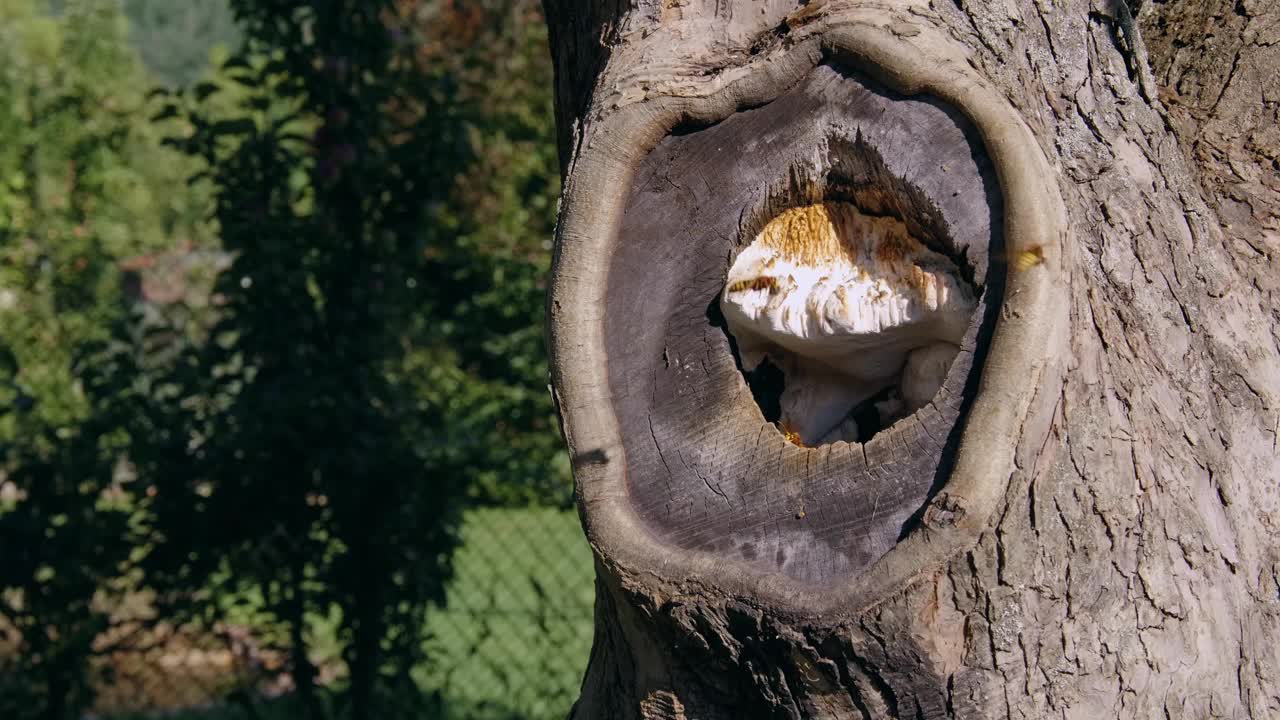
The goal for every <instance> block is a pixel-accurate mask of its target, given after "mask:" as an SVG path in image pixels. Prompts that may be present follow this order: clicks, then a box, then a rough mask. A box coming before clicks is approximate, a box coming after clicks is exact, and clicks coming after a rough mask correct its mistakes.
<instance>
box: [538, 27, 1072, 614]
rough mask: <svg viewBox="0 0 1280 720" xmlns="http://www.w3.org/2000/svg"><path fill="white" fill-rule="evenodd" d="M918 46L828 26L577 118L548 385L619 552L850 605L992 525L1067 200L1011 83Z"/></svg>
mask: <svg viewBox="0 0 1280 720" xmlns="http://www.w3.org/2000/svg"><path fill="white" fill-rule="evenodd" d="M928 41H929V39H928V38H926V37H917V38H916V39H914V40H905V39H903V38H900V37H895V36H891V35H890V34H887V33H885V32H884V31H883V30H881V29H879V28H872V27H850V28H839V29H833V30H832V31H831V32H829V33H827V34H826V35H825V36H823V37H822V38H820V42H815V43H808V44H806V45H803V46H800V47H797V48H796V49H794V50H792V51H791V53H790V54H789V55H787V56H786V57H784V58H782V59H781V60H779V61H775V62H773V63H771V64H769V65H768V66H765V67H763V68H762V69H761V71H760V74H759V75H758V76H753V77H751V78H748V79H747V80H744V81H742V82H740V83H739V85H738V86H737V87H731V88H729V89H727V90H725V91H724V92H723V93H721V94H719V95H715V96H709V97H706V98H700V99H683V98H682V99H675V98H666V99H660V100H655V101H651V102H649V103H642V106H641V107H638V108H632V109H631V110H630V111H627V110H621V111H618V112H617V113H616V114H615V115H614V116H613V117H612V118H611V119H610V120H608V121H605V122H604V126H603V127H602V128H597V129H595V130H593V131H592V132H591V133H589V134H588V137H587V140H586V141H585V142H584V145H583V146H582V148H581V149H580V151H579V154H578V156H577V159H576V160H575V163H574V166H573V168H572V170H571V174H570V176H569V178H568V182H567V184H566V193H565V198H564V206H563V210H562V215H561V224H560V227H559V230H558V239H559V243H558V246H557V259H556V264H555V267H554V268H553V285H552V291H551V297H550V306H549V310H550V317H551V322H550V325H551V346H552V353H553V381H554V385H555V389H556V393H557V398H558V400H559V401H560V405H561V412H562V417H563V420H564V425H565V434H566V437H567V438H568V440H569V443H570V447H571V450H572V451H573V453H574V463H575V475H576V478H577V480H578V483H579V491H580V496H581V500H582V507H583V518H584V524H585V526H586V529H587V533H588V536H589V537H590V539H591V540H592V542H593V545H594V546H595V548H596V551H597V553H598V554H599V555H600V556H601V558H602V560H604V561H605V562H606V563H607V564H609V565H610V566H611V567H613V568H615V570H616V571H621V572H624V573H640V572H644V573H650V574H652V575H653V576H656V577H660V578H664V579H665V580H666V581H668V582H672V583H677V584H683V583H687V582H689V581H691V580H692V581H697V582H699V583H700V585H701V586H702V587H703V588H704V589H709V588H717V589H718V590H719V591H721V592H724V593H726V594H728V595H732V596H738V597H750V598H751V599H752V601H754V602H763V603H771V604H774V605H775V606H778V607H779V608H785V609H787V610H791V611H801V612H804V613H806V614H809V613H822V612H824V611H825V610H824V609H826V608H831V607H844V608H845V609H847V610H852V609H854V607H856V606H857V605H859V604H862V603H866V602H870V601H873V600H874V599H875V598H876V597H878V596H880V595H882V593H883V592H885V591H887V590H888V589H890V588H892V587H894V586H897V585H900V584H901V583H902V582H904V581H905V580H906V579H908V578H910V577H911V576H913V575H915V574H917V573H919V572H920V571H921V570H922V569H923V568H924V567H926V566H928V565H929V564H931V563H937V562H939V561H941V560H942V559H944V558H945V557H947V556H949V555H950V554H951V553H953V552H957V551H959V550H961V549H963V546H964V545H965V544H966V543H968V542H971V541H972V540H973V539H974V538H976V534H977V532H979V531H980V529H981V528H982V527H983V526H984V525H985V522H986V514H987V513H989V512H990V510H991V508H992V507H994V504H995V501H996V500H995V499H996V498H997V497H998V496H999V494H1000V492H1001V491H1002V489H1003V487H1004V484H1005V483H1006V482H1007V480H1008V477H1009V474H1010V473H1011V472H1012V471H1013V458H1012V448H1013V446H1014V443H1015V440H1016V437H1015V436H1016V435H1017V433H1018V432H1019V429H1020V423H1021V422H1022V419H1023V417H1024V416H1025V413H1026V412H1027V408H1028V407H1029V406H1030V398H1031V396H1032V394H1033V393H1034V392H1035V390H1036V386H1037V383H1038V382H1043V381H1046V380H1047V381H1050V382H1055V381H1056V376H1055V375H1054V374H1053V373H1052V372H1047V370H1048V369H1049V368H1050V367H1051V366H1053V367H1056V366H1054V365H1053V363H1052V359H1053V344H1054V342H1055V340H1056V338H1057V337H1058V333H1057V330H1056V328H1058V327H1059V326H1060V323H1061V320H1062V318H1061V317H1060V312H1059V310H1058V309H1055V307H1054V305H1053V303H1052V300H1051V299H1052V297H1053V295H1054V294H1055V293H1056V290H1055V288H1060V280H1059V278H1060V276H1061V273H1060V270H1059V267H1060V256H1061V251H1062V250H1061V237H1062V233H1063V229H1062V221H1061V218H1062V209H1061V201H1060V200H1059V199H1058V197H1057V195H1056V185H1055V183H1054V181H1053V179H1052V178H1051V177H1050V171H1049V170H1048V167H1047V164H1046V163H1045V162H1044V159H1043V156H1042V155H1041V154H1040V152H1039V149H1038V147H1036V146H1035V145H1034V141H1033V140H1032V139H1031V135H1030V133H1029V131H1027V129H1026V127H1025V125H1024V124H1022V121H1021V119H1020V118H1018V116H1017V115H1016V113H1014V111H1013V110H1012V108H1010V107H1009V106H1008V104H1007V102H1005V101H1004V100H1003V99H1002V98H999V97H998V96H996V95H994V93H992V92H991V91H990V90H989V89H987V88H986V87H985V86H984V85H983V84H982V83H981V81H980V80H979V79H977V78H975V77H974V76H973V75H972V71H971V70H970V69H969V68H967V67H966V66H965V65H964V64H963V63H962V62H957V61H956V59H955V58H948V57H943V56H940V57H936V58H934V59H933V61H932V62H924V61H921V62H915V61H912V60H909V59H908V58H913V57H920V56H921V55H922V53H929V52H933V49H931V48H929V47H927V46H922V45H919V44H916V45H912V44H911V43H926V42H928ZM1006 243H1007V244H1008V245H1009V248H1008V251H1007V250H1006ZM1009 257H1016V258H1018V262H1017V263H1015V264H1013V265H1011V264H1010V263H1007V262H1006V261H1005V258H1009ZM1025 258H1031V260H1029V261H1027V260H1024V259H1025ZM993 375H994V377H992V376H993ZM931 498H932V499H931Z"/></svg>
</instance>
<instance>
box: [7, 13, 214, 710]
mask: <svg viewBox="0 0 1280 720" xmlns="http://www.w3.org/2000/svg"><path fill="white" fill-rule="evenodd" d="M148 84H149V80H148V78H147V76H146V74H145V72H144V70H143V68H142V65H141V63H140V62H138V60H137V56H136V54H135V53H134V51H133V50H132V48H131V47H130V46H129V44H128V37H127V28H126V25H125V23H124V21H123V18H122V17H121V16H120V14H119V12H118V8H115V7H113V6H112V5H110V4H107V3H101V2H96V3H95V2H72V3H69V4H68V5H67V6H66V7H65V8H64V9H63V13H62V14H61V15H59V16H57V17H54V16H51V15H50V14H48V12H47V8H46V7H44V6H43V4H42V3H36V2H33V1H32V0H0V138H2V139H3V141H2V142H0V553H2V555H3V562H0V625H3V626H4V629H5V630H7V631H8V632H9V633H12V634H14V635H16V637H14V638H11V639H10V643H16V644H17V652H16V653H13V654H12V655H9V656H6V657H4V658H0V716H4V717H15V718H22V717H33V716H34V717H46V718H63V717H72V716H74V713H75V711H76V710H77V709H78V707H80V706H82V705H83V704H85V703H87V702H89V700H90V699H91V696H92V690H91V688H92V683H91V682H90V681H91V680H92V679H93V678H91V677H90V659H91V656H92V651H93V649H94V647H93V643H94V641H95V638H96V637H97V636H98V634H99V633H100V632H101V631H102V630H103V629H104V628H105V627H106V625H107V622H108V613H107V610H106V608H107V607H108V606H109V604H108V600H107V598H108V597H109V594H110V593H111V592H112V591H113V590H114V589H116V587H115V585H116V584H117V583H118V582H119V580H120V579H121V578H122V577H123V576H124V574H125V572H126V570H125V567H126V565H127V561H128V560H129V559H130V557H131V556H132V555H133V553H134V550H135V546H134V542H135V540H136V538H135V537H134V534H133V531H134V529H135V526H134V523H133V517H132V514H131V512H130V511H129V510H128V508H127V506H126V505H125V504H122V503H121V502H120V500H121V499H122V495H123V492H122V491H120V492H116V493H115V494H113V490H117V491H118V490H119V487H118V486H117V485H116V482H115V481H116V478H117V473H116V468H117V466H118V463H119V462H120V461H122V460H123V458H124V457H125V455H126V453H127V445H128V436H127V434H125V433H124V432H123V428H124V426H125V424H126V420H125V418H123V417H121V415H120V412H121V410H122V406H120V405H117V404H116V402H115V399H116V397H117V396H118V395H123V394H127V389H126V387H123V386H120V385H119V384H118V383H119V382H120V380H119V378H112V377H110V376H109V375H110V373H109V371H108V369H107V367H105V365H104V364H102V363H100V362H99V360H101V359H102V358H101V357H100V353H99V352H98V348H100V347H101V344H102V343H103V342H105V341H106V340H107V339H108V338H109V337H110V335H111V333H112V329H113V327H116V326H117V325H118V324H119V323H121V322H123V321H124V320H125V317H126V313H125V307H124V303H123V302H122V296H121V273H120V268H119V265H118V263H119V261H120V260H122V259H124V258H128V257H131V256H134V255H138V254H142V253H146V252H149V251H152V250H155V249H157V248H160V247H165V246H168V245H170V244H172V243H174V242H175V241H177V240H178V239H180V238H182V239H188V240H189V239H192V238H195V237H197V236H199V235H201V234H202V233H203V232H205V226H204V224H203V221H202V216H203V214H204V211H203V206H204V201H203V200H202V198H201V197H200V195H199V194H198V193H188V192H180V193H173V192H171V188H172V187H174V186H175V185H176V186H178V187H183V186H184V180H185V177H186V176H187V175H188V174H189V173H190V172H192V170H193V169H194V168H195V167H196V166H195V164H194V163H193V162H191V161H190V160H188V159H186V158H184V157H182V156H181V155H180V154H178V153H176V152H173V151H171V150H168V149H166V148H164V147H162V146H161V144H160V140H161V138H162V137H163V136H164V135H165V133H166V132H168V129H167V128H166V127H165V126H164V125H153V124H151V123H149V122H148V120H147V119H148V117H149V116H150V114H151V113H150V110H149V108H148V101H147V98H146V91H147V86H148Z"/></svg>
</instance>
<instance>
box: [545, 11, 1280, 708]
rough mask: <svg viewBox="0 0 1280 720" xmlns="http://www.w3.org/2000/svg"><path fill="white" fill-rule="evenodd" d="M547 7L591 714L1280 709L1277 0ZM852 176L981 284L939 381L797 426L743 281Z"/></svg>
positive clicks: (567, 390) (568, 410)
mask: <svg viewBox="0 0 1280 720" xmlns="http://www.w3.org/2000/svg"><path fill="white" fill-rule="evenodd" d="M545 5H546V11H547V17H548V23H549V25H550V28H551V39H552V54H553V56H554V59H555V63H556V70H557V79H556V104H557V113H558V115H557V117H558V123H559V127H560V150H561V157H562V169H563V172H564V175H565V194H564V199H563V205H562V214H561V225H560V229H559V231H558V238H557V256H556V261H555V267H554V269H553V282H552V288H551V295H550V299H549V305H548V312H549V318H550V346H551V351H552V356H553V385H554V390H555V392H556V396H557V399H558V402H559V403H560V410H561V415H562V419H563V423H564V428H565V434H566V437H567V439H568V442H569V445H570V450H571V453H572V456H573V461H574V467H575V475H576V478H577V481H578V496H579V508H580V511H581V513H582V517H583V523H584V527H585V528H586V531H587V535H588V539H589V540H590V541H591V543H592V546H593V549H594V550H595V553H596V559H597V574H598V583H597V587H598V592H597V609H596V640H595V646H594V648H593V651H592V657H591V662H590V667H589V669H588V671H587V675H586V678H585V680H584V684H583V688H582V696H581V699H580V700H579V702H578V704H577V705H576V706H575V709H574V714H573V716H574V717H578V718H645V719H646V720H656V719H659V718H661V719H669V720H674V719H676V718H742V717H789V718H808V717H815V718H993V717H994V718H1073V719H1077V720H1085V719H1089V720H1092V719H1095V718H1270V717H1280V449H1278V447H1280V267H1278V266H1277V254H1278V253H1280V181H1277V177H1278V175H1277V171H1278V169H1280V129H1278V128H1280V125H1278V124H1277V121H1278V120H1280V8H1277V6H1276V5H1275V4H1274V3H1273V2H1270V0H1185V1H1179V0H1168V1H1167V2H1157V3H1155V4H1153V5H1149V6H1146V7H1142V8H1140V9H1139V10H1138V11H1137V17H1136V18H1135V17H1134V15H1133V14H1131V9H1130V7H1129V6H1127V5H1125V4H1123V2H1122V1H1121V0H1053V1H1052V2H1050V1H1048V0H931V1H930V0H879V1H878V2H848V1H845V0H826V1H825V2H823V1H822V0H812V1H811V2H807V3H805V2H802V1H801V0H630V1H624V0H590V1H586V0H545ZM1264 6H1265V7H1264ZM1143 34H1146V35H1147V39H1148V43H1146V44H1144V42H1143V40H1142V37H1141V36H1142V35H1143ZM947 173H954V174H951V175H947ZM957 178H958V179H957ZM833 193H836V194H840V197H841V198H842V199H848V200H850V201H852V202H854V203H855V204H857V205H858V206H860V207H861V208H862V209H863V210H867V211H869V212H874V213H876V214H887V215H891V216H894V217H898V218H899V219H901V220H903V221H904V222H906V223H907V225H908V226H909V227H911V228H912V229H913V234H917V235H920V236H922V237H928V238H931V242H933V243H934V244H935V245H937V246H938V247H939V248H940V249H941V250H943V251H946V252H947V253H948V254H949V255H951V256H952V257H955V258H962V259H963V261H964V263H965V264H966V267H967V268H968V271H967V272H968V274H969V275H968V277H967V280H968V281H969V282H972V283H973V284H974V286H975V287H976V288H977V289H978V290H979V291H980V293H981V301H982V307H981V309H980V310H979V311H977V312H975V315H974V318H973V320H972V325H971V327H970V331H969V333H968V334H967V336H966V339H965V344H964V348H963V349H962V351H961V354H960V356H959V357H958V358H957V360H956V361H955V363H954V364H953V366H952V368H951V370H950V371H949V374H948V377H947V382H946V384H945V385H944V387H943V389H942V390H941V391H940V392H939V395H938V396H937V397H936V398H935V400H934V403H933V404H932V405H930V406H928V407H926V408H925V409H923V410H921V411H919V412H917V413H916V414H914V415H912V416H911V417H908V418H906V419H904V420H901V421H898V422H896V423H894V424H893V425H892V426H891V427H888V428H884V429H883V430H881V432H879V433H878V434H876V435H875V436H873V437H870V438H869V439H865V438H864V440H865V442H860V443H843V442H841V443H835V444H832V445H827V446H823V447H817V448H804V447H796V446H795V445H794V444H790V443H788V442H787V441H786V440H785V439H784V437H783V435H782V434H781V433H779V432H778V431H777V429H776V428H774V427H773V426H772V424H771V423H769V422H768V420H769V418H767V417H766V414H767V413H766V414H762V410H761V409H760V408H758V407H757V406H756V404H755V402H754V401H753V400H752V390H753V389H754V387H749V378H747V377H745V376H744V374H743V373H742V372H740V368H738V367H737V366H735V359H734V348H733V344H732V339H731V338H730V337H728V334H727V333H726V332H725V330H724V327H723V323H722V322H720V321H719V320H718V318H717V317H716V312H715V307H714V301H715V298H716V297H717V293H718V292H719V291H720V289H721V288H722V287H723V284H724V278H725V275H724V273H725V272H726V271H727V269H728V267H729V264H730V262H731V261H732V259H733V255H734V254H735V253H736V252H737V250H738V249H739V248H741V247H742V246H743V245H745V244H746V243H747V242H748V241H750V239H751V237H752V236H753V234H754V233H755V232H756V231H758V230H759V228H760V224H761V223H762V222H764V221H766V220H767V219H768V217H769V216H770V214H771V213H774V212H776V211H777V210H778V209H780V208H782V207H785V206H788V205H795V204H798V203H802V202H806V201H814V200H822V199H824V198H829V197H830V196H831V195H832V194H833ZM1029 253H1030V255H1028V254H1029ZM1014 257H1033V258H1034V260H1033V261H1032V262H1028V263H1022V262H1014V261H1012V260H1010V261H1008V262H1006V260H1009V259H1010V258H1014Z"/></svg>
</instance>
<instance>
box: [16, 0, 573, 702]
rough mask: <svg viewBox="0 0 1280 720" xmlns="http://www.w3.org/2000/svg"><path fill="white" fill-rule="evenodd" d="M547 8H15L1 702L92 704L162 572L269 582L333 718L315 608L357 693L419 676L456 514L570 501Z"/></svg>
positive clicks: (179, 601) (277, 2) (496, 3)
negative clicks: (559, 375)
mask: <svg viewBox="0 0 1280 720" xmlns="http://www.w3.org/2000/svg"><path fill="white" fill-rule="evenodd" d="M228 7H231V8H233V9H234V11H235V14H236V15H237V16H238V17H239V21H240V24H239V25H235V26H233V25H230V24H229V23H228V18H229V17H230V16H229V15H228V14H227V12H228V10H227V8H228ZM538 13H539V10H538V6H537V4H536V2H531V1H530V0H477V2H475V3H467V4H466V5H465V7H463V6H460V5H455V4H452V3H443V4H440V3H433V2H414V1H413V0H398V1H397V2H390V1H387V2H382V1H381V0H360V1H357V0H332V1H330V0H325V1H323V2H322V1H321V0H258V1H257V2H252V1H250V0H238V1H235V0H233V1H232V2H231V3H229V5H224V4H222V3H220V2H212V3H173V2H165V0H125V1H124V2H123V4H122V3H121V2H120V0H65V1H64V2H57V3H53V4H46V3H45V2H41V1H39V0H0V553H3V556H4V560H5V562H4V563H3V564H0V648H3V647H4V646H6V645H13V646H16V648H17V652H15V653H0V678H3V679H0V716H3V717H6V718H8V717H15V718H23V717H41V718H48V719H50V720H54V719H57V720H62V719H63V718H70V717H76V716H77V713H78V712H79V710H80V709H82V708H84V707H86V706H88V704H89V703H90V702H91V700H92V687H93V686H94V684H95V682H103V681H109V678H95V677H93V668H94V667H96V665H95V664H94V663H92V662H91V659H92V657H93V656H94V655H95V654H100V653H102V652H105V651H106V650H107V649H109V648H102V647H95V642H96V641H95V638H100V637H101V633H102V631H103V630H104V628H106V627H107V626H108V624H109V623H110V621H111V613H110V610H111V607H112V603H113V600H112V598H113V596H115V595H117V594H119V593H122V592H125V591H127V590H129V589H136V587H137V586H138V583H139V582H144V583H145V584H146V586H147V587H148V588H150V589H152V590H155V591H157V592H158V593H159V594H158V596H157V597H158V606H157V607H158V609H159V610H160V611H161V612H162V613H168V614H169V615H168V616H166V617H169V616H171V617H172V618H174V619H184V618H185V619H194V618H199V619H202V620H204V621H207V622H209V623H212V622H215V621H217V620H218V619H219V617H220V616H221V614H224V613H226V612H227V608H228V602H229V601H234V600H235V599H237V598H243V597H247V596H249V595H253V596H255V597H259V598H261V601H262V607H261V613H260V618H259V620H260V621H261V623H262V624H263V627H262V628H261V629H262V632H263V634H264V635H267V636H271V637H275V638H279V641H280V643H281V645H282V646H283V647H284V649H285V650H286V651H288V652H290V653H291V656H292V664H291V666H290V668H289V671H290V673H291V675H292V677H293V680H294V682H295V683H296V684H298V685H299V686H300V687H301V688H303V692H302V693H300V696H301V698H300V702H302V703H303V705H304V706H307V707H309V711H310V712H312V714H315V715H318V714H319V711H318V710H317V709H316V707H315V706H314V704H313V703H312V702H311V701H310V700H308V698H307V692H308V690H307V689H308V688H310V687H311V685H312V681H313V680H314V677H315V668H314V667H311V665H310V662H309V659H308V658H309V654H308V645H309V644H311V643H312V642H313V638H312V636H313V635H314V631H315V620H314V619H315V618H317V617H336V618H338V621H337V622H338V624H337V626H336V629H335V631H334V633H333V635H334V637H335V638H336V640H335V641H336V643H337V647H338V652H339V654H340V655H341V659H342V663H343V665H344V667H345V670H344V675H343V677H344V680H343V684H342V686H341V687H337V688H335V689H337V690H338V691H339V694H338V695H337V696H336V697H338V698H339V701H338V702H337V705H335V706H334V707H335V708H336V710H337V711H339V714H341V713H346V714H347V715H349V716H362V715H361V714H363V716H369V715H368V713H371V712H373V713H375V714H376V715H377V716H380V717H393V716H394V713H400V714H412V712H414V711H415V708H416V707H420V703H422V702H426V701H427V698H426V696H420V694H419V692H418V691H419V689H420V688H419V685H420V684H421V678H422V677H423V676H422V675H421V673H420V668H422V667H423V665H422V663H423V662H424V660H426V659H427V658H426V657H425V655H424V647H427V648H429V647H430V646H429V645H426V646H424V644H423V643H422V642H421V637H422V635H423V633H424V632H426V631H425V629H424V628H425V627H426V626H425V625H424V622H426V620H425V619H426V617H427V613H426V610H427V607H428V606H429V605H431V604H440V603H442V602H443V601H444V600H445V597H446V594H445V587H446V585H445V583H446V580H447V578H448V576H449V573H450V571H451V555H452V550H453V547H454V546H455V544H456V543H457V542H458V534H457V533H458V530H457V528H458V521H459V520H458V518H459V516H460V515H459V513H460V511H461V509H462V508H463V507H464V506H466V505H468V504H472V505H474V504H481V505H507V506H522V505H529V504H537V505H551V506H557V507H562V508H563V507H568V506H569V505H570V498H571V488H570V483H569V474H568V463H567V461H566V458H565V456H564V453H563V451H562V449H561V443H560V439H559V437H558V433H557V430H556V422H555V413H554V407H553V406H552V403H551V399H550V396H549V393H548V391H547V388H546V384H547V368H546V361H545V358H544V352H543V347H542V337H543V331H542V319H543V300H542V296H543V289H544V278H545V274H546V271H547V268H548V265H549V257H550V252H549V250H550V242H551V235H552V224H553V222H554V214H555V198H556V197H557V195H558V191H559V188H558V185H557V181H556V176H557V165H556V162H555V156H554V152H555V151H554V143H553V141H552V137H553V118H552V112H551V105H550V97H549V93H548V89H549V88H550V86H551V77H550V64H549V62H547V58H546V35H545V28H544V26H543V24H542V22H541V18H540V16H539V14H538ZM130 21H132V27H130ZM242 40H243V42H244V44H243V51H240V52H236V53H235V54H231V55H229V54H228V53H227V50H226V49H225V47H229V46H230V45H231V44H234V45H235V46H236V47H241V44H240V43H241V41H242ZM131 41H132V43H133V44H131ZM218 43H223V44H225V47H224V49H221V50H220V49H219V48H218ZM135 45H138V46H140V47H141V48H142V51H143V52H142V55H141V56H140V55H139V53H138V50H137V49H135ZM209 53H212V54H213V55H214V56H215V57H216V58H217V59H218V62H217V68H216V69H215V70H214V71H212V72H210V71H208V70H203V69H202V68H201V65H202V63H201V62H199V61H198V60H197V58H201V57H203V56H205V55H207V54H209ZM144 58H145V59H146V60H147V63H146V65H144V63H143V59H144ZM148 66H150V69H148ZM192 80H199V82H197V83H196V84H195V85H187V86H186V87H185V89H181V90H179V91H177V92H176V93H168V94H160V95H157V94H155V93H152V92H151V89H152V87H153V86H155V85H156V84H157V82H164V83H167V84H170V85H174V86H178V85H186V84H187V83H189V82H191V81H192ZM166 139H167V142H166ZM188 178H191V179H192V181H191V182H188ZM165 268H167V269H165ZM161 270H163V272H161ZM415 678H416V679H415ZM391 696H394V697H395V698H396V700H395V705H394V707H393V706H390V705H386V704H385V703H384V704H381V705H380V704H379V703H382V702H383V700H384V699H385V698H388V697H391ZM414 697H418V700H416V701H413V702H417V703H419V705H418V706H413V705H411V704H409V701H407V700H406V698H414ZM375 708H376V709H377V710H376V712H375ZM353 713H354V715H352V714H353Z"/></svg>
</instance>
